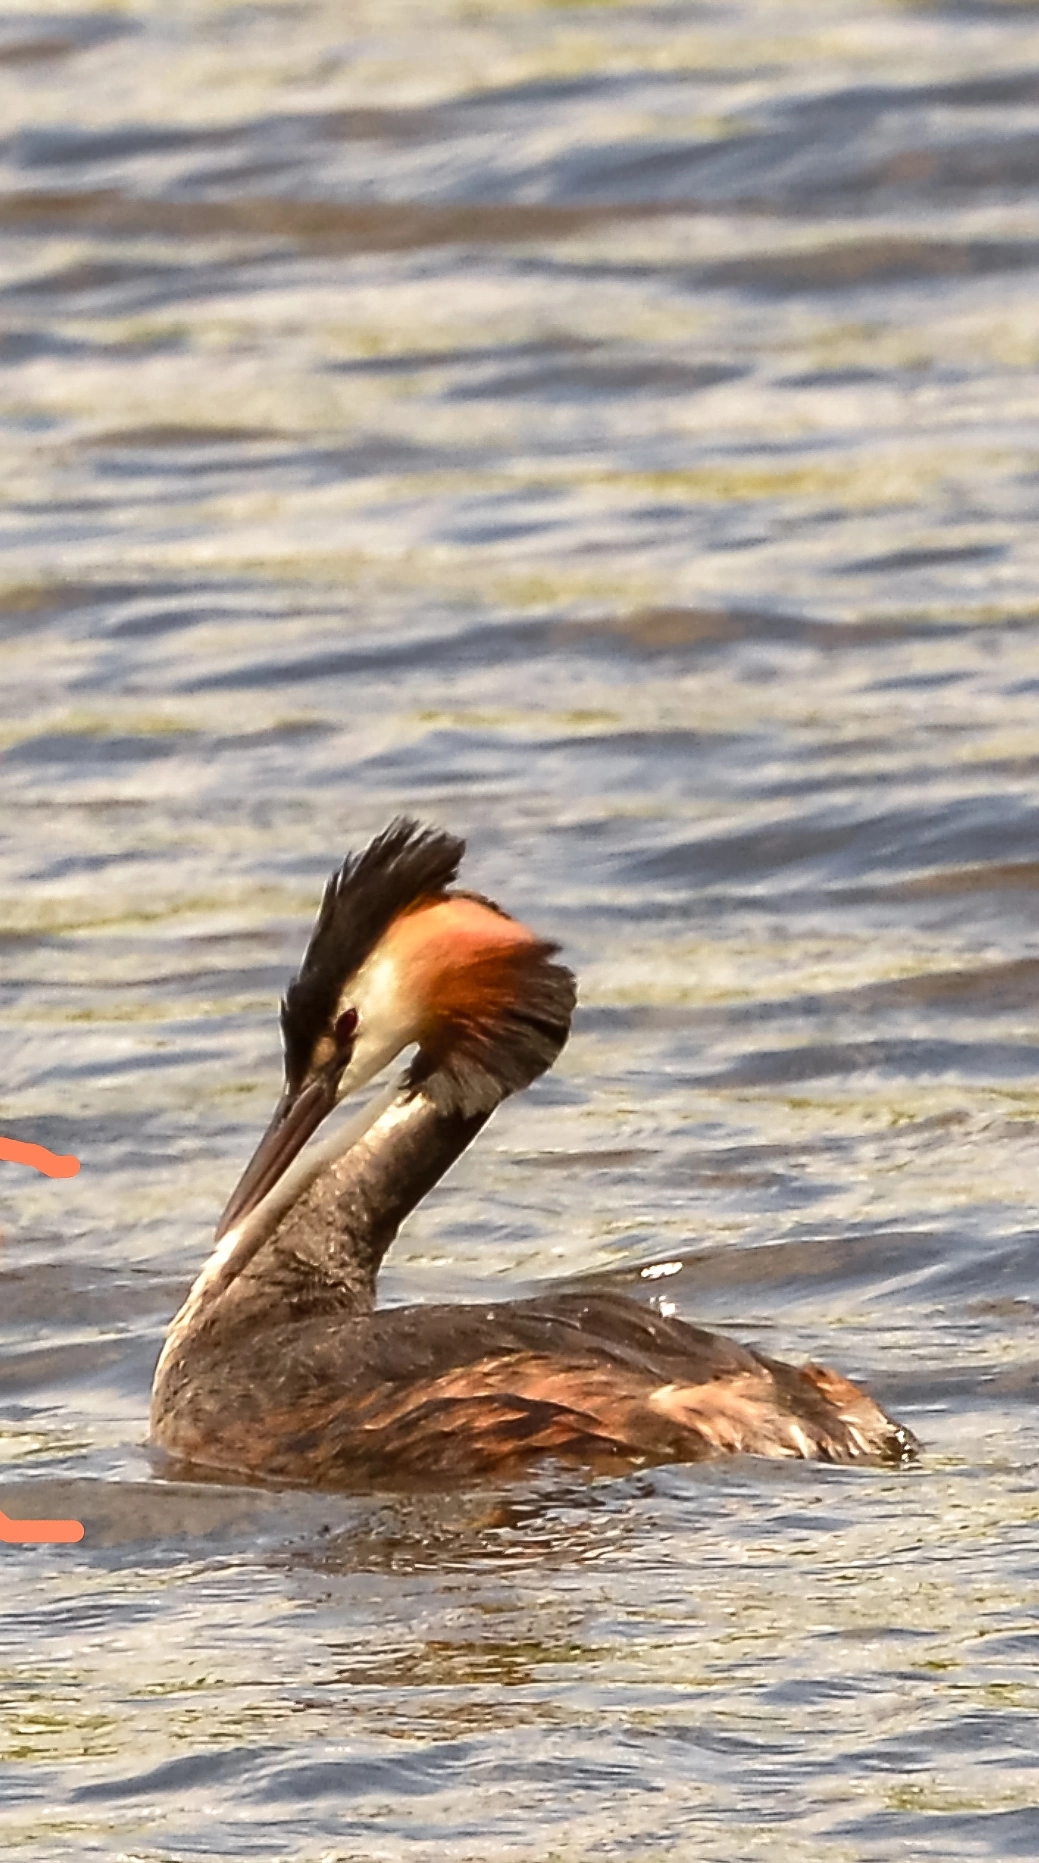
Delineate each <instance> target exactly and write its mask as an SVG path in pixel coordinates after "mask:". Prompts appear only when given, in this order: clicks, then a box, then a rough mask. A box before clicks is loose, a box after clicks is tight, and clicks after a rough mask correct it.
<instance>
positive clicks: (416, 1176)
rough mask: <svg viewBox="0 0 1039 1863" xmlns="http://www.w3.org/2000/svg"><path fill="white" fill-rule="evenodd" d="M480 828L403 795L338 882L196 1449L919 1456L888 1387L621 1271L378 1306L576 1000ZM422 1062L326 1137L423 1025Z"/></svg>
mask: <svg viewBox="0 0 1039 1863" xmlns="http://www.w3.org/2000/svg"><path fill="white" fill-rule="evenodd" d="M463 853H464V843H463V842H462V841H460V840H458V839H457V838H456V837H454V836H452V835H448V834H445V833H443V832H441V831H439V830H436V829H432V828H423V827H421V826H419V824H417V823H416V822H413V821H409V820H405V819H399V820H397V821H394V822H392V823H391V824H390V826H389V827H388V828H387V829H386V830H385V831H384V832H383V833H382V834H381V835H379V836H377V838H376V839H375V840H374V841H373V842H372V843H371V844H370V846H369V847H368V848H366V849H365V850H364V852H363V853H361V854H360V855H357V856H352V857H350V858H348V859H347V860H346V861H345V862H344V863H343V865H342V867H340V868H339V869H338V870H337V871H336V872H335V873H334V874H333V875H332V877H331V879H330V880H329V882H328V884H327V886H326V887H325V891H324V895H323V897H322V901H321V907H320V910H319V913H318V917H317V922H316V924H315V927H314V930H313V933H312V934H311V938H310V941H309V943H308V946H307V949H306V952H305V954H304V958H303V962H302V965H301V967H300V970H299V973H298V975H297V976H296V977H295V979H294V980H293V982H292V983H291V984H290V985H289V988H288V990H287V992H286V995H285V998H284V1001H283V1003H282V1006H281V1032H282V1042H283V1047H284V1058H285V1080H284V1089H283V1092H282V1094H281V1097H280V1099H279V1101H278V1104H277V1107H276V1109H275V1113H274V1117H273V1119H272V1121H271V1124H270V1126H269V1127H268V1129H267V1131H266V1132H265V1133H264V1135H263V1137H262V1139H261V1140H260V1143H259V1145H258V1147H257V1149H256V1152H255V1153H254V1155H253V1157H252V1159H251V1160H250V1162H249V1164H248V1165H247V1167H246V1169H245V1171H244V1172H243V1174H242V1177H241V1179H240V1180H239V1183H238V1185H237V1186H236V1188H235V1190H234V1192H233V1194H232V1196H231V1198H230V1201H229V1203H228V1205H227V1208H226V1209H225V1211H224V1214H223V1216H222V1217H221V1220H220V1223H219V1225H218V1228H217V1233H216V1247H215V1249H214V1252H213V1254H212V1255H211V1257H210V1259H209V1261H208V1262H207V1263H206V1265H205V1267H204V1268H203V1269H202V1272H201V1273H200V1274H199V1276H198V1278H197V1279H196V1281H195V1283H194V1285H193V1287H192V1288H191V1291H190V1293H189V1295H188V1297H187V1300H186V1301H185V1302H184V1305H183V1306H182V1307H181V1309H180V1311H179V1312H178V1313H177V1315H176V1317H175V1318H174V1320H173V1322H172V1324H171V1326H170V1329H169V1332H168V1335H167V1338H166V1342H165V1345H164V1347H163V1350H162V1354H161V1356H160V1358H159V1362H158V1365H157V1367H156V1372H155V1381H154V1385H153V1389H152V1406H151V1435H152V1440H153V1442H154V1443H155V1444H157V1445H158V1446H159V1447H160V1448H161V1449H163V1450H165V1451H166V1452H167V1453H168V1454H169V1455H170V1456H172V1457H173V1458H175V1459H176V1460H177V1461H178V1462H179V1463H181V1464H187V1465H189V1466H191V1467H196V1468H202V1469H206V1470H212V1471H221V1472H223V1473H225V1474H227V1475H230V1476H240V1477H248V1478H253V1479H255V1478H263V1479H268V1480H274V1481H279V1482H287V1483H292V1484H298V1485H319V1486H329V1487H331V1486H346V1485H349V1484H351V1483H353V1482H359V1481H371V1480H380V1479H388V1480H393V1479H395V1478H407V1479H413V1478H416V1477H417V1478H421V1479H426V1480H434V1481H437V1480H446V1479H459V1478H465V1477H467V1476H472V1475H482V1474H487V1473H492V1472H514V1471H515V1472H518V1471H519V1470H521V1469H523V1468H524V1467H527V1466H529V1465H530V1464H531V1463H532V1462H533V1461H535V1460H537V1459H538V1458H540V1457H546V1456H553V1457H556V1458H559V1459H562V1460H564V1461H567V1462H571V1463H574V1462H576V1463H579V1464H583V1465H586V1466H588V1467H590V1468H594V1469H606V1468H623V1467H631V1466H634V1465H638V1464H641V1463H647V1462H663V1461H698V1460H702V1459H704V1458H706V1457H709V1456H716V1455H721V1454H730V1453H737V1452H741V1451H742V1452H748V1453H752V1454H758V1455H767V1456H783V1457H800V1458H806V1459H810V1460H817V1461H824V1462H840V1463H855V1462H901V1461H903V1460H905V1459H907V1458H908V1457H910V1456H911V1455H912V1454H913V1453H914V1451H915V1448H916V1444H915V1441H914V1438H913V1436H912V1434H911V1433H910V1431H909V1430H907V1429H905V1428H904V1427H903V1426H902V1425H900V1424H898V1423H895V1422H893V1421H892V1420H891V1419H890V1418H889V1417H887V1416H886V1415H885V1414H884V1412H883V1411H882V1410H881V1409H880V1407H879V1406H878V1405H877V1404H876V1403H874V1401H873V1399H872V1398H870V1397H869V1396H868V1395H867V1394H866V1392H864V1391H862V1390H860V1389H859V1388H858V1387H857V1386H856V1385H854V1384H851V1383H850V1382H849V1381H848V1380H847V1379H846V1378H843V1377H841V1376H840V1375H839V1374H838V1373H837V1372H834V1371H830V1370H828V1369H826V1368H825V1367H822V1366H818V1365H805V1366H803V1367H794V1366H791V1365H786V1364H783V1363H781V1362H780V1361H778V1360H776V1359H772V1358H769V1357H767V1356H766V1355H765V1354H764V1353H760V1352H757V1351H754V1350H753V1349H751V1348H750V1347H747V1346H743V1345H739V1344H737V1343H736V1342H735V1341H734V1340H731V1339H728V1338H725V1337H724V1336H722V1335H720V1334H717V1333H710V1332H706V1331H704V1330H703V1329H701V1328H699V1327H696V1326H692V1325H690V1324H689V1323H688V1322H686V1321H684V1320H681V1319H678V1318H671V1317H665V1316H664V1315H663V1314H661V1313H658V1312H656V1311H654V1310H652V1309H649V1308H646V1307H644V1306H643V1305H641V1304H640V1303H639V1302H637V1301H635V1300H632V1299H631V1298H630V1297H628V1296H627V1295H624V1294H620V1293H613V1292H605V1291H595V1292H581V1291H574V1290H573V1289H572V1288H571V1289H568V1290H561V1291H559V1292H557V1293H550V1294H547V1295H543V1296H540V1297H539V1298H536V1299H532V1300H521V1301H510V1302H504V1303H501V1302H494V1303H493V1304H492V1303H487V1304H480V1305H450V1306H427V1307H404V1308H400V1307H398V1308H388V1309H384V1310H377V1309H376V1307H375V1284H376V1278H377V1275H378V1271H379V1266H380V1264H381V1262H382V1259H383V1256H384V1255H385V1253H386V1250H387V1248H388V1247H389V1246H390V1243H391V1242H392V1241H393V1238H394V1236H395V1235H396V1233H397V1230H398V1228H399V1226H400V1224H401V1222H402V1221H403V1219H404V1218H405V1217H406V1216H407V1215H408V1213H409V1211H410V1210H412V1209H414V1207H415V1205H416V1204H417V1203H418V1202H419V1201H420V1199H421V1198H422V1197H424V1196H425V1195H426V1193H427V1191H429V1190H430V1189H432V1187H433V1185H434V1184H436V1183H437V1182H438V1180H439V1179H440V1178H441V1177H442V1176H443V1175H444V1172H445V1171H446V1170H448V1168H449V1167H450V1166H451V1164H453V1162H454V1161H455V1159H456V1158H458V1157H459V1156H460V1154H461V1153H462V1152H463V1151H464V1150H465V1149H466V1147H467V1146H468V1145H470V1144H471V1143H472V1141H473V1139H474V1138H475V1137H476V1135H477V1133H478V1132H479V1131H480V1129H481V1127H482V1126H483V1125H484V1124H485V1123H486V1121H487V1120H488V1119H489V1117H490V1115H491V1113H492V1112H493V1111H494V1109H495V1107H496V1106H498V1105H499V1104H500V1103H501V1101H502V1100H503V1099H505V1098H507V1097H508V1095H509V1094H511V1093H515V1092H518V1091H519V1090H521V1089H522V1088H523V1087H526V1086H528V1085H529V1084H530V1082H531V1081H532V1080H534V1079H536V1078H537V1076H538V1075H539V1074H541V1073H543V1072H544V1071H545V1069H546V1068H548V1067H550V1066H551V1065H552V1063H553V1061H554V1060H555V1058H556V1056H557V1055H558V1054H559V1052H560V1050H561V1049H562V1047H563V1045H564V1043H565V1042H566V1040H567V1037H568V1034H569V1031H570V1020H571V1016H572V1013H573V1009H574V1004H575V1000H576V987H575V983H574V979H573V976H572V975H571V973H570V971H568V970H566V969H565V968H564V967H563V966H562V965H561V964H558V963H556V962H555V961H554V957H555V951H556V947H555V946H554V945H552V944H549V943H546V942H545V941H544V940H542V939H540V938H539V937H537V936H536V934H535V933H533V932H531V931H530V930H528V928H527V927H526V926H524V925H521V924H519V923H518V922H517V921H516V920H514V919H511V918H509V917H508V916H507V914H505V913H504V912H502V911H501V910H500V908H499V907H497V906H496V905H494V904H492V902H491V901H490V900H487V899H484V898H482V897H481V896H480V895H478V894H474V893H468V892H463V891H459V890H457V889H455V888H454V882H455V881H456V879H457V875H458V867H459V864H460V861H461V858H462V855H463ZM410 1047H415V1049H416V1052H415V1057H414V1059H413V1061H412V1062H411V1064H410V1066H409V1067H408V1068H407V1070H406V1072H405V1073H404V1075H403V1077H402V1078H401V1079H400V1080H399V1081H398V1082H396V1083H394V1085H392V1086H391V1087H390V1088H389V1089H387V1091H386V1092H384V1093H383V1094H382V1095H381V1096H379V1097H378V1098H377V1099H376V1100H375V1101H374V1102H373V1103H372V1105H371V1106H369V1107H368V1108H367V1109H365V1111H364V1112H363V1114H362V1115H361V1116H360V1117H359V1119H358V1120H356V1121H355V1122H353V1124H351V1125H349V1126H347V1127H346V1128H345V1129H344V1130H343V1131H341V1132H339V1133H337V1134H335V1135H334V1136H333V1137H332V1138H330V1139H329V1140H327V1141H325V1142H324V1143H321V1142H317V1143H315V1144H314V1145H312V1146H310V1147H309V1148H307V1149H306V1150H304V1146H305V1144H306V1141H307V1139H308V1138H310V1137H311V1136H312V1134H314V1133H315V1132H316V1130H317V1128H318V1126H319V1125H320V1124H321V1122H322V1121H323V1120H324V1119H325V1117H326V1116H327V1115H328V1114H329V1113H330V1112H331V1111H332V1109H333V1107H335V1106H336V1105H337V1104H338V1102H339V1101H340V1100H341V1099H343V1098H345V1097H346V1096H347V1095H349V1094H351V1093H354V1092H356V1091H357V1090H359V1089H360V1088H361V1087H363V1086H365V1085H367V1084H368V1083H369V1082H370V1081H372V1080H373V1079H375V1077H376V1076H377V1075H379V1074H380V1073H381V1072H382V1071H383V1070H384V1068H386V1066H387V1065H388V1064H390V1063H391V1062H392V1061H393V1060H394V1059H395V1058H396V1057H397V1056H399V1055H400V1054H401V1053H402V1051H403V1050H405V1049H407V1048H410Z"/></svg>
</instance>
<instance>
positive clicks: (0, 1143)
mask: <svg viewBox="0 0 1039 1863" xmlns="http://www.w3.org/2000/svg"><path fill="white" fill-rule="evenodd" d="M0 1158H6V1159H7V1160H8V1162H9V1163H10V1164H30V1165H32V1168H33V1170H34V1171H42V1172H43V1173H44V1176H45V1177H75V1175H76V1172H77V1171H78V1170H79V1159H78V1158H62V1157H59V1155H58V1153H57V1152H54V1151H48V1150H47V1147H46V1145H29V1144H26V1143H25V1142H24V1140H22V1139H11V1138H0ZM82 1538H83V1522H82V1521H81V1520H12V1519H11V1517H10V1515H9V1514H5V1513H4V1512H3V1511H2V1510H0V1540H4V1541H6V1542H7V1544H8V1545H9V1546H59V1545H68V1544H69V1543H70V1542H71V1541H74V1540H81V1539H82Z"/></svg>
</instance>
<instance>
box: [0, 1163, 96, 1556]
mask: <svg viewBox="0 0 1039 1863" xmlns="http://www.w3.org/2000/svg"><path fill="white" fill-rule="evenodd" d="M0 1158H6V1159H7V1160H8V1162H9V1163H10V1164H31V1165H32V1168H33V1170H34V1171H42V1172H43V1174H44V1176H45V1177H75V1175H76V1172H77V1171H78V1170H79V1159H78V1158H62V1157H60V1156H59V1154H58V1153H57V1152H56V1151H48V1150H47V1147H46V1145H29V1144H27V1143H26V1142H25V1140H24V1139H9V1138H0ZM2 1538H3V1515H2V1514H0V1539H2Z"/></svg>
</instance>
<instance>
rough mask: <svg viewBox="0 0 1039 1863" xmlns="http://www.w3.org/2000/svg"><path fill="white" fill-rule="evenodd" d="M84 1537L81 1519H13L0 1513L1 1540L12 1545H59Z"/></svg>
mask: <svg viewBox="0 0 1039 1863" xmlns="http://www.w3.org/2000/svg"><path fill="white" fill-rule="evenodd" d="M82 1538H83V1522H82V1521H81V1520H12V1519H11V1518H10V1516H9V1515H8V1514H3V1513H0V1540H6V1541H7V1542H8V1544H9V1545H11V1546H41V1545H58V1544H63V1543H67V1542H68V1541H69V1540H81V1539H82Z"/></svg>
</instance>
